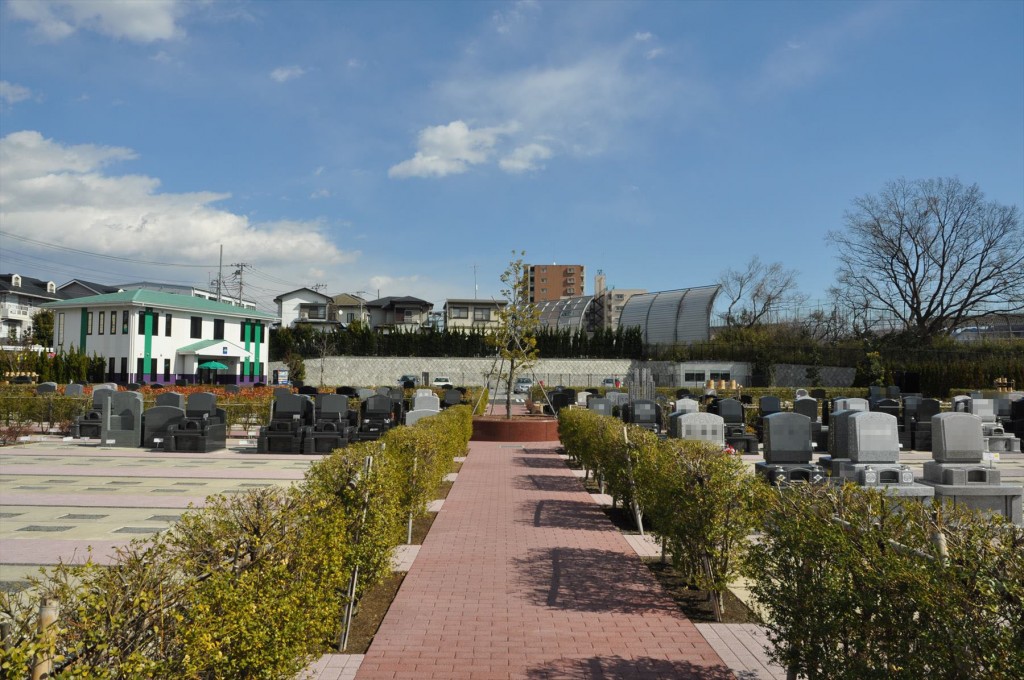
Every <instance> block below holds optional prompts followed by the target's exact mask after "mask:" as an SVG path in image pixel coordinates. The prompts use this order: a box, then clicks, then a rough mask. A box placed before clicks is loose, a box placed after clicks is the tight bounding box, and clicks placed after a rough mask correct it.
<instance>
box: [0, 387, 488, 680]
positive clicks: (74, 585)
mask: <svg viewBox="0 0 1024 680" xmlns="http://www.w3.org/2000/svg"><path fill="white" fill-rule="evenodd" d="M470 414H471V410H470V408H469V407H466V406H460V407H454V408H450V409H447V410H445V411H443V412H441V413H440V414H438V415H437V416H433V417H430V418H426V419H424V420H422V421H420V422H419V423H417V424H416V425H415V426H413V427H411V428H406V427H399V428H395V429H393V430H391V431H389V432H388V433H387V434H386V435H385V436H384V437H383V438H382V439H381V440H379V441H374V442H362V443H359V444H354V445H351V446H349V447H346V448H344V449H338V450H336V451H334V452H333V453H332V454H331V455H330V456H327V457H325V458H323V459H321V460H320V461H318V462H316V463H314V464H313V465H312V466H311V467H310V469H309V470H308V472H307V474H306V478H305V480H304V481H303V482H302V483H301V484H298V485H296V486H294V487H291V488H288V489H284V488H278V487H274V488H267V489H257V490H253V491H250V492H247V493H245V494H239V495H237V496H213V497H211V498H209V499H207V504H206V505H205V506H204V507H202V508H198V509H194V510H191V511H189V512H187V513H186V514H185V515H184V516H183V517H182V519H181V521H179V522H178V523H177V524H175V525H174V526H172V527H171V528H170V530H168V531H167V532H164V533H161V534H159V535H157V536H156V537H154V538H152V539H150V540H141V539H140V540H136V541H134V542H132V543H131V544H130V545H128V546H126V547H125V548H123V549H121V550H120V551H119V553H118V555H117V558H116V559H115V560H114V563H113V564H112V565H110V566H109V567H108V566H100V565H97V564H95V563H93V562H91V561H90V562H88V563H87V564H85V565H81V566H71V565H61V566H58V567H56V568H54V569H53V571H52V573H51V574H50V575H49V576H47V577H45V578H41V579H36V580H35V584H34V585H35V587H34V594H33V596H34V597H39V596H42V597H53V598H56V599H57V600H58V601H59V603H60V610H61V615H60V619H59V621H58V623H57V626H56V635H55V638H54V641H53V642H52V643H48V641H47V640H45V639H42V638H41V637H40V636H39V635H38V633H37V630H36V624H35V610H36V603H35V602H30V601H29V600H28V599H27V598H26V597H25V596H24V595H23V594H21V595H12V594H9V593H4V594H2V596H0V619H2V620H4V621H7V622H9V623H10V624H11V630H12V633H11V636H10V638H9V639H8V640H7V641H6V643H7V644H6V646H5V647H4V648H3V649H2V651H0V654H2V658H0V667H2V668H3V671H4V675H5V676H15V677H18V676H22V675H25V674H26V673H27V672H28V668H29V664H31V662H32V659H33V657H34V655H36V654H39V653H46V652H47V648H48V647H49V652H50V654H51V655H52V657H53V659H54V662H55V663H54V676H61V677H90V678H128V677H131V678H134V677H147V678H278V677H294V676H295V675H296V674H297V673H298V672H299V671H301V670H302V668H303V667H305V665H307V664H308V662H309V661H310V659H312V658H313V657H315V656H316V655H318V654H320V653H322V652H323V651H325V650H326V649H328V648H329V647H332V646H335V645H336V644H337V642H338V639H339V636H340V635H341V621H342V612H343V610H344V609H345V607H346V606H347V605H348V604H349V601H350V598H349V587H350V583H351V581H352V577H353V574H354V573H355V572H356V571H357V570H358V574H359V579H358V587H357V588H356V591H355V599H356V600H358V598H359V597H360V596H361V595H362V593H363V592H364V591H365V590H366V589H367V588H369V587H370V586H372V585H374V584H376V583H379V582H380V581H381V580H382V579H383V578H385V577H386V576H387V575H389V574H390V573H391V556H392V553H393V551H394V548H395V546H397V545H398V544H399V543H400V542H401V541H402V539H403V532H402V527H403V520H404V519H405V517H406V514H407V513H408V512H410V511H412V512H416V513H419V512H422V511H423V510H424V508H425V504H426V501H427V500H429V499H430V498H431V497H432V494H433V493H434V492H436V489H437V487H438V486H439V484H440V480H441V479H443V477H444V474H445V473H446V472H447V471H448V470H450V468H451V463H452V457H453V456H455V455H460V454H462V453H463V452H464V451H465V449H466V445H467V443H468V440H469V434H470V432H471V431H472V422H471V415H470ZM369 456H372V464H371V465H370V466H369V472H368V473H367V468H366V462H365V461H366V458H367V457H369ZM410 461H418V462H417V463H416V466H415V467H416V469H417V474H416V475H415V476H412V475H410V474H409V471H410V469H411V467H412V466H411V465H410Z"/></svg>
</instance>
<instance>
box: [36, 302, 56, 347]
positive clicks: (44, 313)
mask: <svg viewBox="0 0 1024 680" xmlns="http://www.w3.org/2000/svg"><path fill="white" fill-rule="evenodd" d="M32 342H33V343H35V344H37V345H41V346H43V347H51V346H52V345H53V310H50V309H40V310H39V311H38V312H36V313H35V314H33V315H32Z"/></svg>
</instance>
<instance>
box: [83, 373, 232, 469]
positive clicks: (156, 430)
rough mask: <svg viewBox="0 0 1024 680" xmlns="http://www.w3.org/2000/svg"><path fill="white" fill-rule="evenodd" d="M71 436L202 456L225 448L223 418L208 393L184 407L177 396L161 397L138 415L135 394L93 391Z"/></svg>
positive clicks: (104, 389)
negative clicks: (88, 403)
mask: <svg viewBox="0 0 1024 680" xmlns="http://www.w3.org/2000/svg"><path fill="white" fill-rule="evenodd" d="M71 434H72V436H73V437H74V438H76V439H83V438H85V439H98V440H99V442H100V445H101V446H114V447H131V448H135V447H145V448H150V449H154V448H156V449H163V450H164V451H168V452H180V451H187V452H197V453H208V452H210V451H216V450H219V449H223V448H224V447H225V446H226V445H227V415H226V413H225V412H224V409H221V408H217V397H216V395H214V394H211V393H209V392H198V393H195V394H192V395H190V396H189V397H188V400H187V402H186V399H185V397H184V396H183V395H181V394H178V393H176V392H165V393H163V394H160V395H158V396H157V398H156V405H155V406H153V407H152V408H148V409H145V410H144V409H143V403H142V395H141V394H139V393H138V392H120V391H118V390H117V389H116V388H112V387H109V386H105V387H96V388H94V389H93V393H92V406H91V408H90V410H89V411H87V412H86V413H85V414H84V415H82V416H80V417H79V418H77V419H76V421H75V423H74V424H73V425H72V431H71Z"/></svg>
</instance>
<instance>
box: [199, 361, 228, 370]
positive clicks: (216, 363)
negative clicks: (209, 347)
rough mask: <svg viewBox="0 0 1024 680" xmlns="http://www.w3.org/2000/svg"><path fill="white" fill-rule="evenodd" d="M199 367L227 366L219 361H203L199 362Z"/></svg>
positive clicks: (220, 367) (219, 367) (221, 367)
mask: <svg viewBox="0 0 1024 680" xmlns="http://www.w3.org/2000/svg"><path fill="white" fill-rule="evenodd" d="M199 368H216V369H223V368H227V366H225V365H224V364H222V363H220V362H219V361H204V362H203V363H201V364H199Z"/></svg>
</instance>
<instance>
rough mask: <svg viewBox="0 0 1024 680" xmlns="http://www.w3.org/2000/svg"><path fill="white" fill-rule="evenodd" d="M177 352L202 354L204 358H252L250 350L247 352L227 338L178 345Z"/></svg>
mask: <svg viewBox="0 0 1024 680" xmlns="http://www.w3.org/2000/svg"><path fill="white" fill-rule="evenodd" d="M177 352H178V354H181V355H185V356H187V355H190V354H191V355H195V356H197V357H198V356H202V357H203V359H204V360H207V359H212V358H213V357H220V358H221V360H223V358H229V359H248V360H250V361H251V360H252V352H247V351H246V350H245V348H244V347H239V346H238V345H236V344H234V343H233V342H228V341H227V340H200V341H199V342H194V343H192V344H191V345H185V346H184V347H179V348H178V350H177Z"/></svg>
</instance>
